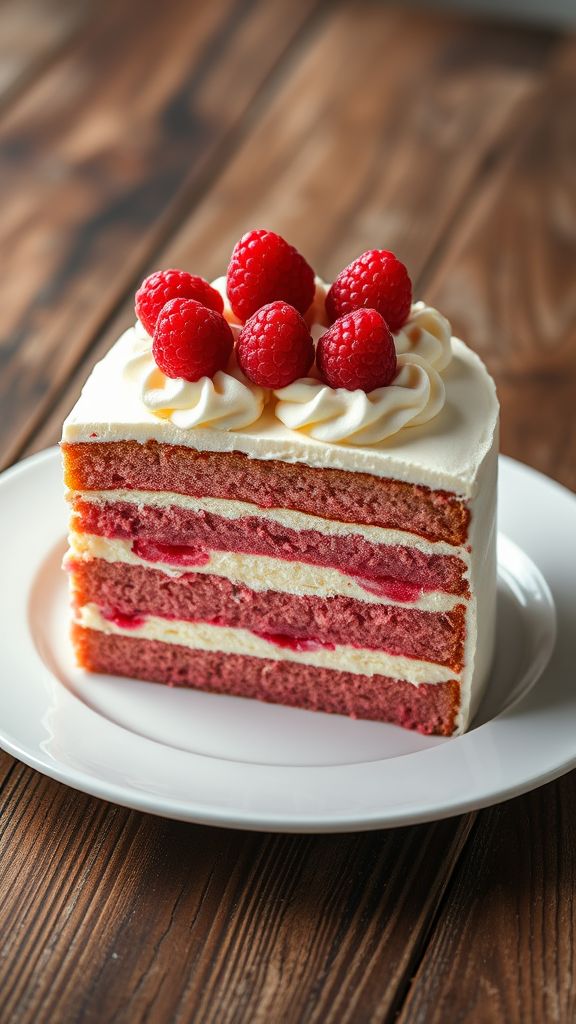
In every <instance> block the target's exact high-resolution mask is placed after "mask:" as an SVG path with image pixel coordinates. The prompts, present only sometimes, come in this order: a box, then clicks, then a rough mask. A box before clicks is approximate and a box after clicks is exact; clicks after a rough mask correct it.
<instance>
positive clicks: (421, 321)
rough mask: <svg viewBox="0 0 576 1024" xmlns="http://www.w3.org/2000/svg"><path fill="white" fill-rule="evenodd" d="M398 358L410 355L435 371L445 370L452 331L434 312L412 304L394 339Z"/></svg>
mask: <svg viewBox="0 0 576 1024" xmlns="http://www.w3.org/2000/svg"><path fill="white" fill-rule="evenodd" d="M394 344H395V345H396V352H397V353H398V355H404V354H405V353H413V354H414V355H416V356H420V357H421V358H422V359H425V360H426V362H427V363H430V365H431V366H433V367H434V368H435V369H436V370H438V371H441V370H444V369H445V368H446V367H447V366H448V363H449V362H450V360H451V359H452V327H451V324H450V321H449V320H447V319H446V317H445V316H442V314H441V313H439V312H438V310H437V309H434V308H433V307H432V306H427V305H426V304H425V303H424V302H415V303H414V304H413V306H412V310H411V312H410V317H409V318H408V320H407V321H406V323H405V324H404V326H403V327H402V328H401V330H399V331H398V332H397V333H396V334H395V335H394Z"/></svg>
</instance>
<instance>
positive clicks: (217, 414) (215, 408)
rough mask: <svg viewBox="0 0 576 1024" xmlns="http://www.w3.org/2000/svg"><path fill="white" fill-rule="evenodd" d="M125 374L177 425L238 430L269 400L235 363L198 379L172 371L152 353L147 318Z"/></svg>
mask: <svg viewBox="0 0 576 1024" xmlns="http://www.w3.org/2000/svg"><path fill="white" fill-rule="evenodd" d="M124 376H125V377H126V379H127V380H129V381H130V382H131V383H132V384H133V385H134V386H136V387H137V388H138V389H139V393H140V399H141V401H142V403H143V405H144V406H145V407H146V408H147V409H148V410H149V411H150V412H151V413H153V414H154V415H155V416H158V417H159V418H161V419H166V420H170V421H171V422H172V423H173V424H174V425H175V426H177V427H182V428H183V429H185V430H189V429H191V428H192V427H212V428H213V429H215V430H238V429H240V428H241V427H247V426H249V425H250V424H251V423H254V422H255V420H257V419H259V417H260V415H261V413H262V409H263V408H264V404H265V402H266V397H267V395H266V392H265V391H264V389H263V388H259V387H257V386H256V385H255V384H252V383H250V381H248V380H247V379H246V377H244V375H243V373H242V372H241V371H240V369H239V368H238V367H237V366H236V365H235V364H233V363H231V364H230V365H229V367H228V370H227V371H223V370H219V371H218V372H217V373H215V374H214V377H201V378H200V380H197V381H187V380H182V379H181V378H179V377H178V378H171V377H167V376H166V375H165V374H164V373H162V370H160V369H159V368H158V366H157V365H156V363H155V361H154V357H153V355H152V339H151V338H150V335H148V334H147V333H146V331H145V330H144V328H143V327H142V324H141V323H139V322H138V323H137V324H136V326H135V327H134V328H133V344H132V351H131V354H130V355H129V356H128V358H127V360H126V363H125V366H124Z"/></svg>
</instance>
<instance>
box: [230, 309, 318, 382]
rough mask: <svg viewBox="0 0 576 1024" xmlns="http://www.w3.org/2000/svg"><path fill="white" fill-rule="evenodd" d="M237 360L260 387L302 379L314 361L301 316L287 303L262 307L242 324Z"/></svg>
mask: <svg viewBox="0 0 576 1024" xmlns="http://www.w3.org/2000/svg"><path fill="white" fill-rule="evenodd" d="M236 358H237V359H238V364H239V366H240V368H241V369H242V370H243V371H244V373H245V374H246V376H247V377H248V378H249V380H252V381H254V383H255V384H259V385H260V387H263V388H272V389H273V390H274V389H277V388H285V387H286V385H287V384H292V381H295V380H297V379H298V377H305V376H306V374H307V373H308V370H309V369H310V367H311V366H312V363H313V362H314V343H313V341H312V338H311V335H310V331H309V330H308V328H307V326H306V324H305V323H304V320H303V319H302V317H301V316H300V313H299V312H298V311H297V310H296V309H294V306H289V305H288V303H287V302H270V303H268V305H266V306H262V307H261V309H259V310H258V311H257V312H256V313H254V316H251V317H250V319H249V320H248V321H247V322H246V323H245V324H244V327H243V328H242V330H241V332H240V337H239V338H238V341H237V342H236Z"/></svg>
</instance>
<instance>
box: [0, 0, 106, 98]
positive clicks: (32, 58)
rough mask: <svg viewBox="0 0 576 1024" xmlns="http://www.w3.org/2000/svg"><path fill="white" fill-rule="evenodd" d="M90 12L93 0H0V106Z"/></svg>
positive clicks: (24, 84)
mask: <svg viewBox="0 0 576 1024" xmlns="http://www.w3.org/2000/svg"><path fill="white" fill-rule="evenodd" d="M93 12H94V3H93V0H4V2H3V3H0V109H2V108H5V107H6V106H7V105H8V103H10V102H11V101H13V100H14V97H15V96H16V95H17V94H18V93H19V92H21V91H22V90H23V89H25V88H26V87H27V86H28V85H29V84H30V82H31V81H33V79H34V78H35V77H36V76H37V75H39V74H40V73H41V71H42V70H43V69H45V68H46V67H47V65H48V64H49V63H50V62H51V61H52V60H54V59H55V57H56V56H57V55H58V54H59V53H60V52H61V51H62V49H63V47H65V46H66V45H67V44H69V43H70V41H71V39H72V37H73V36H74V34H75V32H76V31H77V30H78V28H79V27H80V26H82V25H84V24H85V23H86V21H87V20H88V17H89V16H90V15H91V14H93Z"/></svg>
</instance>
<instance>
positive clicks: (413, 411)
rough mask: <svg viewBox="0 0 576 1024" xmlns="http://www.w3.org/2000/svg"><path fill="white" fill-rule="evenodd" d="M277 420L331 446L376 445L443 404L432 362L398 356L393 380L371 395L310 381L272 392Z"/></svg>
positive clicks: (440, 384)
mask: <svg viewBox="0 0 576 1024" xmlns="http://www.w3.org/2000/svg"><path fill="white" fill-rule="evenodd" d="M274 394H275V395H276V397H277V398H278V399H279V401H278V404H277V405H276V416H277V417H278V419H279V420H281V422H282V423H284V425H285V426H287V427H290V428H291V429H292V430H301V431H304V432H305V433H307V434H310V436H311V437H315V438H316V439H317V440H318V441H327V442H330V443H332V444H336V443H342V442H346V443H352V444H368V445H373V444H377V443H378V442H379V441H383V440H384V439H385V438H387V437H391V436H392V435H393V434H396V433H398V431H399V430H402V428H403V427H406V426H409V425H412V426H417V425H418V424H421V423H427V422H428V420H431V419H433V417H434V416H436V415H437V414H438V413H439V412H440V410H441V408H442V406H443V405H444V400H445V395H446V393H445V389H444V383H443V381H442V378H441V376H440V374H439V373H438V372H437V371H436V370H435V369H434V367H433V366H432V364H431V363H427V362H426V360H425V359H422V358H421V357H420V356H418V355H416V354H415V353H413V352H410V353H407V354H406V355H400V356H398V369H397V373H396V376H395V377H394V380H393V381H392V383H391V384H389V385H388V386H387V387H382V388H376V389H375V390H374V391H370V392H368V393H366V392H365V391H360V390H358V391H347V390H346V389H345V388H331V387H328V385H326V384H323V383H322V382H321V381H318V380H314V379H313V378H311V377H305V378H301V379H300V380H296V381H294V383H293V384H289V385H288V387H285V388H282V389H280V390H278V391H275V392H274Z"/></svg>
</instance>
